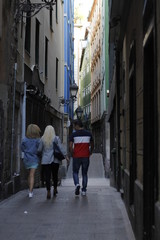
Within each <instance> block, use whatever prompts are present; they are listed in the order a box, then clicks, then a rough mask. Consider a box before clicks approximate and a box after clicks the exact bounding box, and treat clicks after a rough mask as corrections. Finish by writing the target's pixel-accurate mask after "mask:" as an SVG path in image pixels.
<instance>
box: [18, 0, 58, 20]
mask: <svg viewBox="0 0 160 240" xmlns="http://www.w3.org/2000/svg"><path fill="white" fill-rule="evenodd" d="M56 3H57V0H42V3H31V2H30V0H19V3H18V4H17V10H16V16H15V18H16V20H17V21H19V20H20V19H21V18H23V17H26V18H28V17H29V18H31V17H33V16H35V15H36V14H37V13H39V11H40V10H41V9H42V8H47V9H48V10H53V8H52V6H53V5H55V4H56ZM24 13H25V15H24Z"/></svg>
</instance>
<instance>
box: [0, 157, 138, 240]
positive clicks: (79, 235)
mask: <svg viewBox="0 0 160 240" xmlns="http://www.w3.org/2000/svg"><path fill="white" fill-rule="evenodd" d="M97 156H98V155H95V156H94V164H96V162H98V165H100V164H101V160H99V158H97ZM91 165H92V163H91ZM102 166H103V164H102ZM102 169H103V168H102ZM94 171H96V170H94V168H93V171H92V166H91V168H90V174H89V175H90V178H89V182H88V191H87V196H85V197H84V196H83V197H82V196H78V197H75V196H74V186H73V180H72V179H71V178H67V179H65V180H62V184H61V186H59V188H58V191H59V193H58V196H57V197H54V198H52V199H50V200H47V199H46V190H45V188H39V189H34V197H33V198H32V199H29V198H28V192H27V190H23V191H20V192H18V193H17V194H15V195H13V196H12V197H10V198H8V199H6V200H4V201H2V202H1V203H0V216H1V217H0V239H1V240H40V239H43V240H135V238H134V235H133V232H132V229H131V225H130V222H129V219H128V216H127V213H126V210H125V207H124V203H123V201H122V199H121V197H120V194H119V193H118V192H117V191H116V189H114V188H112V187H110V185H109V180H108V179H105V178H104V177H103V176H102V177H101V178H100V176H99V174H100V175H102V172H103V170H102V172H101V171H99V170H98V169H97V171H96V172H97V176H96V178H95V177H94V178H93V177H92V174H93V172H94ZM69 172H70V169H69V171H68V173H69ZM98 172H99V174H98Z"/></svg>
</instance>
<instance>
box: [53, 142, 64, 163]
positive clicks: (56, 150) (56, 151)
mask: <svg viewBox="0 0 160 240" xmlns="http://www.w3.org/2000/svg"><path fill="white" fill-rule="evenodd" d="M54 157H55V158H57V159H58V160H59V161H62V160H63V159H65V157H64V155H63V154H62V153H61V151H60V149H59V147H58V145H57V144H56V143H55V142H54Z"/></svg>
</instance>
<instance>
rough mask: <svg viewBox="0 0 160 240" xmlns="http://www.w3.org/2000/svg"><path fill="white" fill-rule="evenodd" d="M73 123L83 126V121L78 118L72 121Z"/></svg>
mask: <svg viewBox="0 0 160 240" xmlns="http://www.w3.org/2000/svg"><path fill="white" fill-rule="evenodd" d="M74 125H75V126H79V127H80V128H82V127H83V123H82V121H81V120H79V119H77V120H75V121H74Z"/></svg>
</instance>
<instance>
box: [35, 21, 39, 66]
mask: <svg viewBox="0 0 160 240" xmlns="http://www.w3.org/2000/svg"><path fill="white" fill-rule="evenodd" d="M39 30H40V23H39V21H38V20H37V19H36V38H35V64H36V65H39Z"/></svg>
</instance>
